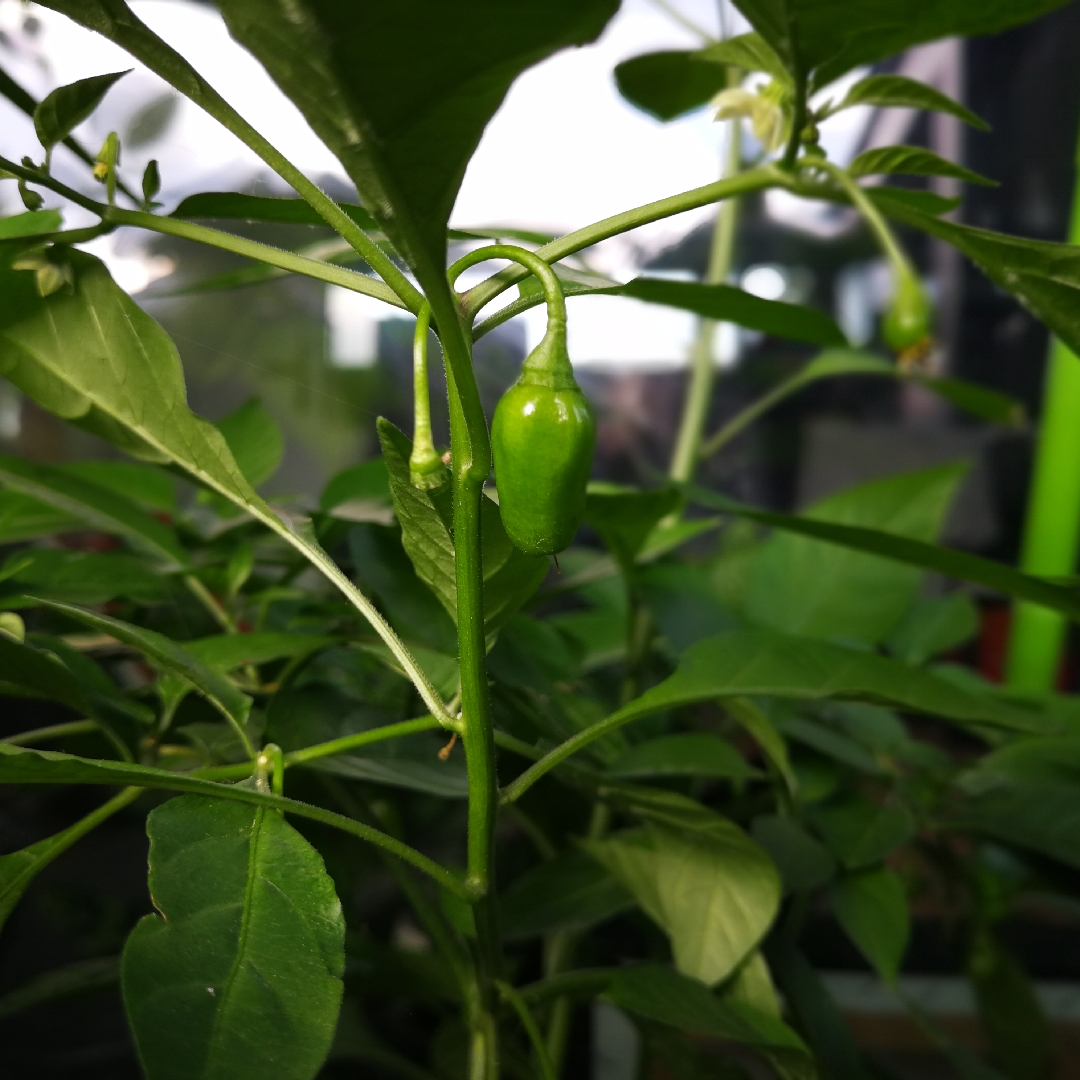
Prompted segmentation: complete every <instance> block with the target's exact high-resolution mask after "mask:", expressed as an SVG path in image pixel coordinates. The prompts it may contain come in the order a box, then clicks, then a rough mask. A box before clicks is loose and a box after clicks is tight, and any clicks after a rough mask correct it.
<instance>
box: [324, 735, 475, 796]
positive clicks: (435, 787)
mask: <svg viewBox="0 0 1080 1080" xmlns="http://www.w3.org/2000/svg"><path fill="white" fill-rule="evenodd" d="M445 744H446V736H445V735H440V734H437V733H432V732H421V733H418V734H415V735H407V736H403V737H401V738H397V739H392V740H388V741H386V742H381V743H376V744H374V745H372V746H370V747H368V748H367V749H366V751H365V753H364V754H363V755H360V754H335V755H334V756H333V757H327V758H318V759H316V760H314V761H312V762H310V763H309V765H308V768H311V769H315V770H317V771H318V772H326V773H332V774H333V775H334V776H344V777H346V778H347V779H350V780H364V781H366V782H368V783H372V784H386V785H388V786H390V787H396V788H404V789H405V790H407V791H422V792H424V793H425V794H427V795H437V796H438V797H439V798H442V799H466V798H468V796H469V779H468V776H467V774H466V771H465V755H464V753H463V752H462V751H461V750H458V752H457V753H452V754H451V755H450V757H449V758H448V759H447V760H446V761H443V760H441V759H440V758H439V750H440V749H441V748H442V747H443V746H444V745H445Z"/></svg>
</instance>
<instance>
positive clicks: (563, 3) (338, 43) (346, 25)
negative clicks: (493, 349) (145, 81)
mask: <svg viewBox="0 0 1080 1080" xmlns="http://www.w3.org/2000/svg"><path fill="white" fill-rule="evenodd" d="M617 6H618V5H617V0H550V2H548V3H546V4H543V5H542V6H537V7H533V6H524V7H523V6H521V5H511V6H507V5H505V4H501V3H497V2H494V0H460V2H458V3H455V4H450V5H447V4H444V3H439V2H438V0H404V2H398V3H388V2H372V3H366V4H355V3H348V2H346V0H302V2H300V3H286V2H284V0H218V7H219V8H220V10H221V12H222V14H223V15H224V16H225V21H226V23H227V24H228V26H229V30H230V31H231V33H232V35H233V36H234V37H235V38H236V39H237V40H238V41H239V42H240V43H241V44H243V45H245V46H246V47H247V48H248V49H250V50H251V52H252V53H254V54H255V56H256V57H257V58H258V59H259V60H260V61H261V62H262V64H263V65H264V67H266V69H267V70H268V71H269V72H270V74H271V76H272V77H273V78H274V79H275V81H276V82H277V83H278V85H279V86H280V87H281V88H282V90H284V92H285V94H286V95H287V96H288V97H289V98H291V99H292V100H293V102H295V103H296V105H297V106H298V107H299V108H300V111H301V112H302V113H303V114H304V116H305V117H306V118H307V121H308V123H309V124H310V125H311V126H312V128H313V129H314V130H315V132H316V134H318V135H319V136H320V137H321V138H322V140H323V142H325V143H326V145H327V146H329V147H330V149H331V150H333V151H334V153H335V154H337V156H338V158H339V159H340V160H341V162H342V164H343V165H344V166H345V169H346V171H347V172H348V174H349V176H350V177H351V179H352V180H353V182H354V183H355V184H356V187H357V190H358V191H359V192H360V197H361V200H362V201H363V203H364V205H365V206H366V207H367V208H368V209H369V210H370V211H371V212H372V213H373V214H374V216H375V217H376V219H377V220H378V221H379V223H380V224H381V225H382V226H383V228H384V229H385V231H386V233H387V235H388V236H389V237H390V238H391V240H393V242H394V244H395V245H396V246H397V248H398V250H399V251H401V253H402V254H403V256H404V257H405V259H406V261H407V262H408V263H409V264H410V265H411V266H412V267H413V269H414V270H416V271H417V274H418V276H419V277H420V280H421V283H422V284H423V285H424V286H425V291H427V290H428V287H429V284H431V285H436V286H438V287H440V288H442V289H445V285H444V284H443V281H444V278H443V274H444V271H445V265H446V263H445V257H446V223H447V220H448V219H449V216H450V211H451V210H452V208H453V205H454V200H455V198H456V197H457V192H458V188H459V186H460V184H461V180H462V178H463V177H464V175H465V168H466V166H467V165H468V162H469V159H470V157H472V153H473V151H474V149H475V148H476V145H477V143H478V142H479V141H480V136H481V135H482V134H483V131H484V128H485V126H486V125H487V122H488V121H489V120H490V119H491V117H492V116H493V115H494V113H495V111H496V109H498V107H499V105H500V104H501V103H502V100H503V98H504V96H505V95H506V92H507V90H508V89H509V88H510V84H511V83H512V82H513V80H514V79H515V78H516V77H517V75H518V74H519V73H520V72H521V71H523V70H524V69H525V68H527V67H530V66H531V65H533V64H535V63H537V62H539V61H540V60H543V59H544V58H545V57H546V56H549V55H550V54H551V53H553V52H555V51H557V50H558V49H561V48H563V47H565V46H567V45H580V44H584V43H585V42H588V41H591V40H593V39H594V38H595V37H596V36H597V34H599V32H600V31H601V30H602V29H603V27H604V24H605V23H606V22H607V21H608V19H609V18H611V16H612V15H613V14H614V13H615V10H616V8H617ZM436 275H437V276H436ZM429 279H430V283H429Z"/></svg>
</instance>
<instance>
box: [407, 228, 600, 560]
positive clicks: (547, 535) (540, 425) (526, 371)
mask: <svg viewBox="0 0 1080 1080" xmlns="http://www.w3.org/2000/svg"><path fill="white" fill-rule="evenodd" d="M487 259H510V260H511V261H512V262H516V263H519V264H520V265H521V266H524V267H525V268H526V269H527V270H529V271H531V272H532V273H533V274H534V275H535V276H536V277H537V278H538V279H539V281H540V284H541V285H542V286H543V289H544V298H545V299H546V301H547V308H548V325H547V333H546V334H544V339H543V340H542V341H541V342H540V344H539V345H538V346H537V347H536V348H535V349H534V350H533V351H532V352H531V353H530V354H529V355H528V356H527V357H526V358H525V363H524V364H523V365H522V367H521V375H520V376H519V378H518V380H517V382H516V383H514V385H513V386H511V387H510V389H509V390H507V391H506V393H505V394H504V395H503V396H502V399H501V400H500V401H499V404H498V405H497V406H496V408H495V416H494V417H493V419H492V424H491V449H492V455H493V457H494V459H495V483H496V484H497V485H498V490H499V510H500V512H501V515H502V523H503V528H504V529H505V530H506V534H507V536H509V537H510V540H511V541H512V542H513V544H514V546H515V547H517V548H519V549H520V550H521V551H524V552H525V553H526V554H527V555H554V554H555V553H556V552H557V551H561V550H562V549H563V548H564V547H566V546H567V544H569V543H570V541H571V540H573V538H574V533H575V532H577V527H578V525H579V523H580V522H581V518H582V516H583V514H584V513H585V486H586V484H588V482H589V472H590V470H591V469H592V456H593V444H594V442H595V436H596V432H595V427H594V424H593V417H592V409H591V408H590V407H589V402H588V399H587V398H586V397H585V395H584V394H583V393H582V392H581V388H580V387H579V386H578V384H577V383H576V382H575V381H574V370H573V368H572V367H571V366H570V355H569V353H568V352H567V351H566V299H565V297H564V296H563V291H562V285H560V284H559V279H558V278H557V277H556V276H555V272H554V271H553V270H552V269H551V267H550V266H548V264H547V263H546V262H544V260H543V259H542V258H540V256H539V255H537V254H536V253H535V252H532V251H528V250H526V249H525V248H520V247H517V246H515V245H513V244H491V245H489V246H487V247H482V248H476V249H475V250H473V251H470V252H469V253H468V254H467V255H464V256H462V258H460V259H458V261H457V262H456V263H454V265H453V266H451V267H450V269H449V271H447V273H448V275H449V278H450V281H451V282H453V281H455V280H456V279H457V277H458V275H459V274H460V273H461V272H462V271H463V270H465V269H466V268H467V267H469V266H475V265H476V263H478V262H484V261H485V260H487ZM414 482H415V481H414Z"/></svg>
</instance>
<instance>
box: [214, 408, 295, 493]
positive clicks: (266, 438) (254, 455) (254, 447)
mask: <svg viewBox="0 0 1080 1080" xmlns="http://www.w3.org/2000/svg"><path fill="white" fill-rule="evenodd" d="M217 426H218V430H219V431H220V432H221V434H222V435H224V436H225V442H226V443H227V444H228V447H229V450H230V451H231V452H232V456H233V460H234V461H235V462H236V464H237V465H238V466H239V468H240V471H241V472H242V473H243V474H244V477H245V478H246V479H247V482H248V483H249V484H250V485H251V486H252V487H253V488H257V487H260V486H261V485H262V484H265V483H266V481H267V480H269V479H270V477H271V476H273V475H274V473H276V472H277V468H278V466H279V465H280V464H281V458H282V456H283V455H284V453H285V436H284V435H282V434H281V428H279V427H278V426H277V423H276V422H275V421H274V418H273V417H272V416H271V415H270V414H269V413H268V412H267V411H266V409H265V408H263V405H262V403H261V402H260V401H259V399H258V398H252V399H251V400H250V401H248V402H246V403H245V404H244V405H241V406H240V408H239V409H237V410H236V411H235V412H231V413H229V415H228V416H226V417H225V419H224V420H219V421H218V425H217Z"/></svg>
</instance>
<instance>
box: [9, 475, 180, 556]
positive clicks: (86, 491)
mask: <svg viewBox="0 0 1080 1080" xmlns="http://www.w3.org/2000/svg"><path fill="white" fill-rule="evenodd" d="M0 483H2V484H4V485H5V487H8V488H10V489H11V490H13V491H18V492H20V493H21V494H23V495H30V496H32V497H33V498H35V499H38V500H39V501H41V502H43V503H47V504H48V505H49V506H52V507H54V508H55V509H56V510H59V511H61V512H62V513H65V514H71V515H72V516H74V517H77V518H79V519H80V520H82V521H84V522H85V523H86V524H87V525H90V526H91V527H92V528H95V529H100V530H101V531H102V532H106V533H112V534H113V535H115V536H122V537H123V538H124V539H125V540H127V541H128V543H130V544H131V545H132V546H133V547H134V548H136V549H137V550H138V551H141V552H142V553H143V554H145V555H149V556H150V557H151V558H153V559H156V560H157V561H158V562H160V563H162V564H163V566H164V568H165V569H170V570H172V569H178V568H180V567H181V566H185V565H186V564H187V562H188V555H187V552H186V551H185V550H184V548H183V547H182V546H181V544H180V541H179V540H178V539H177V537H176V533H175V532H174V531H173V530H172V529H171V528H169V526H168V525H164V524H162V522H160V521H158V519H157V518H155V517H153V516H152V515H150V514H148V513H147V512H146V511H145V510H142V509H141V508H140V507H138V506H136V505H135V504H134V503H133V502H132V501H131V500H130V499H127V498H125V497H124V496H123V495H120V494H119V493H118V492H115V491H112V490H110V489H109V488H107V487H103V486H101V485H100V484H96V483H94V482H93V481H92V480H91V479H89V478H88V477H86V476H73V475H72V474H71V473H69V472H67V471H65V470H64V469H61V468H55V467H51V466H48V465H35V464H32V463H31V462H29V461H24V460H23V459H22V458H16V457H10V456H8V455H6V454H3V455H0Z"/></svg>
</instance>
